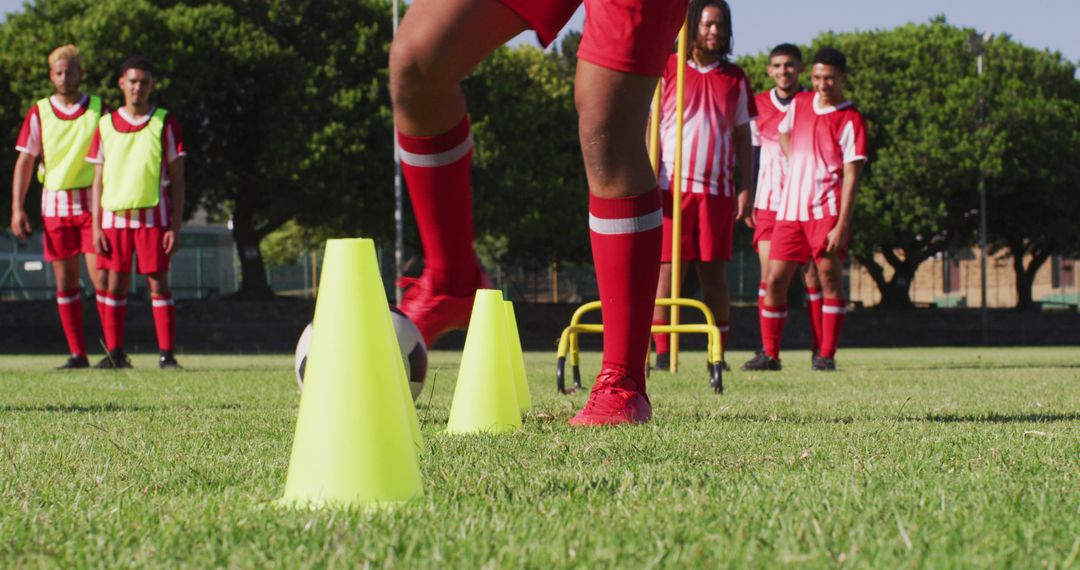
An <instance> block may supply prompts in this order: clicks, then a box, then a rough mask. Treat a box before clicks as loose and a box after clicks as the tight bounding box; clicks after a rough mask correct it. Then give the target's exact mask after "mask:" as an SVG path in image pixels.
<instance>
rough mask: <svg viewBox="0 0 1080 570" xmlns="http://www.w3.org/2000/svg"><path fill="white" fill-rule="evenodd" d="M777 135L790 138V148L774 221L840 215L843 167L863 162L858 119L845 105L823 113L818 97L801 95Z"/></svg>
mask: <svg viewBox="0 0 1080 570" xmlns="http://www.w3.org/2000/svg"><path fill="white" fill-rule="evenodd" d="M778 130H779V131H780V132H781V133H787V134H788V135H789V136H790V137H791V145H790V146H789V148H788V171H787V179H786V180H785V182H784V191H783V192H782V193H781V196H780V209H779V210H777V213H776V219H777V221H785V220H786V221H802V222H805V221H808V220H811V219H814V220H820V219H823V218H826V217H833V216H837V215H839V214H840V193H841V191H842V188H843V180H844V165H845V164H848V163H851V162H858V161H861V160H863V161H864V160H866V124H865V123H864V122H863V118H862V115H861V114H860V113H859V111H857V110H856V109H855V107H854V106H852V105H851V103H850V102H848V101H845V102H843V103H841V104H839V105H837V106H835V107H821V106H819V96H818V94H817V93H800V94H798V95H796V96H795V99H794V100H792V102H791V104H790V105H789V106H788V110H787V114H786V115H785V116H784V120H782V121H781V122H780V125H779V126H778Z"/></svg>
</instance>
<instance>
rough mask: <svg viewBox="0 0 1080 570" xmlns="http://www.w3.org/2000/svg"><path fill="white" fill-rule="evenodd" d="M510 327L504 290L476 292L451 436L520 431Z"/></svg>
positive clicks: (452, 408) (456, 390) (453, 407)
mask: <svg viewBox="0 0 1080 570" xmlns="http://www.w3.org/2000/svg"><path fill="white" fill-rule="evenodd" d="M506 324H507V323H506V308H505V307H504V306H503V298H502V292H501V291H495V290H492V289H481V290H479V291H477V292H476V300H475V301H474V302H473V310H472V316H471V317H470V320H469V332H468V334H467V335H466V336H465V351H464V352H463V353H462V355H461V368H460V369H459V371H458V380H457V386H456V387H455V388H454V402H453V404H451V406H450V421H449V422H447V424H446V431H447V433H476V432H484V431H486V432H493V433H497V432H504V431H512V430H515V429H519V428H520V427H521V408H520V407H519V406H518V401H517V390H516V389H515V387H514V369H513V367H512V366H511V365H510V346H509V342H508V336H507V335H508V332H507V330H506V329H507V326H506Z"/></svg>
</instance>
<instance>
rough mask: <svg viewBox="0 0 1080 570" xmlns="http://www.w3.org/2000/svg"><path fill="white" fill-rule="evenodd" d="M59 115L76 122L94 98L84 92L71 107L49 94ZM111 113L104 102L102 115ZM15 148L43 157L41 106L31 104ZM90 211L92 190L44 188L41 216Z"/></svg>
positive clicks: (54, 110) (76, 214) (57, 216)
mask: <svg viewBox="0 0 1080 570" xmlns="http://www.w3.org/2000/svg"><path fill="white" fill-rule="evenodd" d="M49 104H50V105H52V108H53V112H54V113H56V117H57V118H58V119H60V120H62V121H74V120H75V119H78V118H79V117H81V116H82V115H83V113H85V112H86V110H87V109H88V108H90V97H89V96H88V95H83V98H82V100H81V101H79V102H78V103H76V104H75V105H72V106H68V105H64V104H63V103H61V102H60V101H59V100H58V99H57V98H56V96H55V95H53V96H52V97H49ZM108 112H109V107H108V105H106V104H105V103H104V102H103V103H102V104H101V114H103V115H104V114H106V113H108ZM15 150H17V151H19V152H25V153H26V154H29V155H30V156H33V157H35V158H41V154H42V147H41V117H40V116H38V106H37V105H31V106H30V110H29V111H27V112H26V118H25V119H23V124H22V128H21V129H20V130H19V138H18V140H17V141H16V143H15ZM88 212H90V189H89V188H79V189H76V190H51V189H49V188H42V189H41V217H43V218H68V217H74V216H81V215H83V214H84V213H88Z"/></svg>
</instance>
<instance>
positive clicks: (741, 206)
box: [735, 190, 752, 220]
mask: <svg viewBox="0 0 1080 570" xmlns="http://www.w3.org/2000/svg"><path fill="white" fill-rule="evenodd" d="M735 203H736V207H735V219H736V220H745V219H746V218H748V217H749V216H750V214H751V213H752V211H751V208H750V191H749V190H741V191H739V194H738V195H737V196H736V197H735Z"/></svg>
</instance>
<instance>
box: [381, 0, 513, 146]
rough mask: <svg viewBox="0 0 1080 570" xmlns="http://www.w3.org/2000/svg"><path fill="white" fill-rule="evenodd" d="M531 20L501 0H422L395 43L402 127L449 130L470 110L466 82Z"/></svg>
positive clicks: (394, 82)
mask: <svg viewBox="0 0 1080 570" xmlns="http://www.w3.org/2000/svg"><path fill="white" fill-rule="evenodd" d="M525 29H526V23H525V21H524V20H522V19H521V17H520V16H518V15H517V13H515V12H514V11H512V10H510V9H509V8H507V7H506V6H504V5H502V4H500V3H499V2H497V1H496V0H416V1H415V2H414V3H413V4H412V6H410V7H409V11H408V12H407V13H406V14H405V18H404V19H402V21H401V27H400V28H398V33H397V36H396V37H395V38H394V43H393V45H391V46H390V97H391V99H392V101H393V105H394V121H395V122H396V124H397V128H398V129H399V130H400V131H401V132H403V133H407V134H409V135H413V136H433V135H438V134H441V133H445V132H446V131H448V130H450V129H451V128H452V127H454V125H456V124H457V123H458V122H459V121H460V120H461V117H462V116H463V115H465V96H464V94H463V93H462V91H461V85H460V82H461V80H462V79H464V78H465V76H466V75H468V74H469V72H471V71H472V70H473V69H474V68H475V67H476V66H477V65H479V64H480V62H481V61H483V60H484V59H485V58H486V57H487V56H488V55H489V54H491V52H493V51H495V48H497V47H499V46H501V45H503V44H504V43H506V42H507V41H508V40H509V39H511V38H513V37H514V36H516V35H517V34H519V33H521V32H523V31H525Z"/></svg>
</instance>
